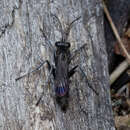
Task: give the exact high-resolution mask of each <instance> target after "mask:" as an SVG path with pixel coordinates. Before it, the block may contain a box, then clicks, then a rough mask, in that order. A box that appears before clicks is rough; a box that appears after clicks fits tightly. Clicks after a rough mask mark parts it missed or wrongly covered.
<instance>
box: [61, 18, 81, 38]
mask: <svg viewBox="0 0 130 130" xmlns="http://www.w3.org/2000/svg"><path fill="white" fill-rule="evenodd" d="M80 18H81V16H80V17H78V18H76V19H75V20H73V21H72V22H71V23H70V24H69V26H68V28H67V29H66V33H65V38H64V39H65V40H67V39H68V36H69V33H70V29H71V28H72V25H73V24H74V23H75V22H76V21H78V20H79V19H80Z"/></svg>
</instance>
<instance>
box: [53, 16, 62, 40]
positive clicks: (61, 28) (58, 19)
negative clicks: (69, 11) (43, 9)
mask: <svg viewBox="0 0 130 130" xmlns="http://www.w3.org/2000/svg"><path fill="white" fill-rule="evenodd" d="M51 15H52V16H53V17H54V18H55V19H56V20H57V21H58V23H59V25H60V32H61V35H62V41H63V27H62V24H61V21H60V19H59V18H58V17H57V16H56V15H55V14H51Z"/></svg>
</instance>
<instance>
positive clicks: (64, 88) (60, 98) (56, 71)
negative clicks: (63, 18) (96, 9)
mask: <svg viewBox="0 0 130 130" xmlns="http://www.w3.org/2000/svg"><path fill="white" fill-rule="evenodd" d="M53 17H55V18H56V19H57V21H58V23H59V25H60V28H61V33H62V39H61V40H60V41H58V42H56V43H55V47H56V50H54V63H55V67H53V66H52V65H51V64H50V63H49V61H47V60H46V61H44V62H43V63H41V64H40V65H39V67H37V68H36V69H35V70H33V71H31V72H29V73H28V74H30V73H33V72H35V71H37V70H39V68H40V67H41V66H43V65H44V64H45V63H47V64H48V69H49V71H50V74H53V77H54V87H55V97H56V101H57V103H58V104H59V105H60V106H61V109H62V110H63V111H66V109H67V107H68V98H69V84H70V77H71V76H73V75H74V73H75V71H76V68H77V67H78V65H76V66H74V67H73V68H72V69H70V67H69V64H70V62H71V60H72V58H73V56H72V55H71V53H70V46H71V45H70V43H69V42H67V38H68V35H69V32H70V29H71V27H72V24H73V23H74V22H76V21H77V20H79V19H80V17H78V18H76V19H75V20H74V21H72V22H71V23H70V25H69V26H68V28H67V29H66V31H63V29H62V25H61V22H60V20H59V19H58V17H57V16H55V15H53ZM41 32H42V34H43V36H44V37H45V39H47V37H46V35H45V33H44V31H43V30H42V29H41ZM47 40H48V39H47ZM85 45H86V44H85ZM85 45H83V46H82V47H81V48H80V49H82V48H83V47H84V46H85ZM80 49H78V50H76V51H75V52H74V53H76V52H77V51H79V50H80ZM81 71H82V70H81ZM82 73H83V74H84V75H85V73H84V72H83V71H82ZM28 74H25V75H23V76H21V77H19V78H17V79H16V81H17V80H19V79H21V78H23V77H24V76H26V75H28ZM92 89H93V88H92ZM93 90H94V89H93ZM94 91H95V90H94ZM95 92H96V91H95ZM42 96H43V94H42ZM42 96H41V97H40V98H39V100H38V102H37V103H36V105H38V104H39V102H40V100H41V98H42Z"/></svg>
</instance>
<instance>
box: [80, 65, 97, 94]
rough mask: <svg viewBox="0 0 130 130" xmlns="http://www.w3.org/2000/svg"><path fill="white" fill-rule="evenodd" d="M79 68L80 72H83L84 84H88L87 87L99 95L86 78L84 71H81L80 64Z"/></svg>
mask: <svg viewBox="0 0 130 130" xmlns="http://www.w3.org/2000/svg"><path fill="white" fill-rule="evenodd" d="M79 69H80V71H81V73H82V74H83V77H85V80H86V84H88V87H89V88H91V89H92V90H93V91H94V92H95V93H96V95H99V93H98V92H97V91H96V90H95V89H94V88H93V87H92V85H91V83H90V81H89V80H88V78H87V76H86V74H85V72H84V71H83V69H82V68H81V67H80V66H79Z"/></svg>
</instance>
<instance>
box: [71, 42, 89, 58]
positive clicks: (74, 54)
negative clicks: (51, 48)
mask: <svg viewBox="0 0 130 130" xmlns="http://www.w3.org/2000/svg"><path fill="white" fill-rule="evenodd" d="M86 45H87V44H84V45H82V46H81V47H80V48H78V49H76V50H74V51H73V52H72V54H71V57H70V61H71V60H72V59H73V58H74V57H75V56H76V55H77V54H78V53H80V51H81V50H82V49H83V48H84V47H85V46H86Z"/></svg>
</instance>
